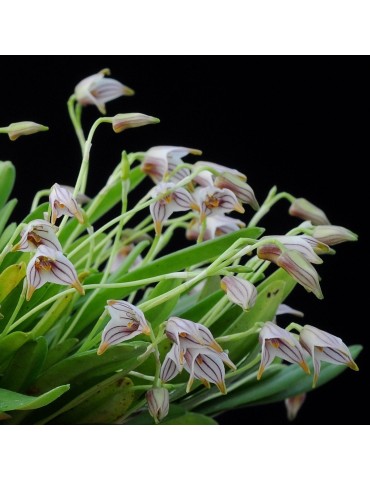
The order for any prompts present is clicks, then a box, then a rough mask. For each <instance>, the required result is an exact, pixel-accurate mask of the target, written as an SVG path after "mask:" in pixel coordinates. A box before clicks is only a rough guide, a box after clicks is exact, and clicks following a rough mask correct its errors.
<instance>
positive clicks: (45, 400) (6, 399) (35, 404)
mask: <svg viewBox="0 0 370 480" xmlns="http://www.w3.org/2000/svg"><path fill="white" fill-rule="evenodd" d="M68 390H69V385H60V386H59V387H56V388H54V389H53V390H50V391H49V392H46V393H44V394H43V395H40V396H39V397H31V396H29V395H23V394H22V393H17V392H11V391H10V390H5V389H3V388H0V410H1V411H3V412H8V411H11V410H33V409H36V408H41V407H44V406H45V405H48V404H49V403H51V402H54V400H56V399H57V398H59V397H60V396H61V395H63V393H65V392H67V391H68Z"/></svg>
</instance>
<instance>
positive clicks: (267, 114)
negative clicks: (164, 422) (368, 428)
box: [0, 56, 369, 424]
mask: <svg viewBox="0 0 370 480" xmlns="http://www.w3.org/2000/svg"><path fill="white" fill-rule="evenodd" d="M1 61H2V65H1V70H2V75H1V80H0V88H1V90H0V91H1V110H0V125H2V126H3V125H4V126H5V125H7V124H8V123H11V122H13V121H20V120H33V121H36V122H39V123H43V124H45V125H48V126H49V127H50V132H48V133H41V134H38V135H35V136H32V137H28V138H21V139H19V140H18V141H16V142H14V143H12V142H9V141H8V139H7V138H6V137H5V136H0V149H1V150H0V151H1V158H2V159H10V160H12V161H13V162H14V163H15V164H16V166H17V175H18V177H17V185H16V188H15V194H16V196H17V197H18V198H19V199H20V201H21V204H22V205H19V206H18V207H17V210H16V213H15V216H16V218H17V219H18V220H20V219H21V218H22V216H23V215H24V214H25V213H26V212H27V208H28V206H29V205H30V202H31V200H32V197H33V194H34V193H35V191H36V190H38V189H41V188H48V187H50V186H51V184H52V183H54V182H56V181H57V182H58V183H62V184H72V183H73V182H74V179H75V178H76V175H77V172H78V168H79V160H80V155H79V149H78V144H77V140H76V139H75V137H74V133H73V131H72V127H71V126H70V124H69V121H68V115H67V110H66V106H65V102H66V100H67V98H68V97H69V95H70V94H71V93H72V91H73V89H74V86H75V84H76V83H77V82H78V81H79V80H80V79H82V78H84V77H85V76H88V75H90V74H92V73H96V72H97V71H98V70H100V69H102V68H104V67H110V68H111V70H112V77H113V78H117V79H119V80H121V81H122V82H123V83H125V84H127V85H128V86H130V87H132V88H134V89H135V91H136V95H135V96H134V97H131V98H121V99H118V100H116V101H114V102H111V103H110V104H108V113H109V114H112V115H114V114H116V113H119V112H121V113H123V112H130V111H133V112H142V113H147V114H150V115H154V116H158V117H159V118H160V119H161V123H160V124H159V125H156V126H149V127H145V131H144V130H142V129H137V130H131V131H127V132H126V133H125V134H121V135H114V134H113V133H111V131H110V130H109V128H110V127H109V126H103V127H101V128H100V129H99V130H98V132H97V134H96V136H95V139H94V146H93V150H92V172H93V174H92V176H91V177H90V179H89V186H88V192H90V193H92V194H94V193H95V192H96V191H97V189H98V188H100V187H101V186H102V184H103V181H104V179H105V178H106V177H107V175H108V174H109V173H110V171H111V170H112V168H113V167H114V166H115V165H116V163H117V162H118V160H119V152H120V151H121V150H122V148H126V149H127V150H128V151H136V150H145V149H147V148H149V147H151V146H154V145H163V144H164V145H166V144H167V145H184V146H190V147H194V148H200V149H202V150H203V152H204V158H205V159H207V160H210V161H214V162H217V163H224V164H227V165H229V166H231V167H235V168H238V169H239V170H242V171H243V172H245V173H246V174H247V175H248V179H249V183H250V184H251V185H252V187H253V188H254V190H255V193H256V195H257V198H258V199H259V200H260V201H262V200H263V198H264V196H265V195H266V193H267V192H268V190H269V188H270V187H271V186H272V185H274V184H276V185H277V186H278V188H279V189H281V190H287V191H288V192H291V193H292V194H294V195H296V196H303V197H306V198H308V199H310V200H311V201H312V202H313V203H315V204H317V205H319V206H320V207H321V208H323V209H324V210H325V212H326V213H327V215H328V217H329V219H331V221H332V222H333V223H335V224H340V225H344V226H347V227H348V228H350V229H352V230H354V231H355V232H357V233H359V235H360V242H359V243H358V244H344V245H340V246H338V248H337V255H336V256H335V258H328V259H326V261H325V264H324V265H323V266H321V267H320V268H319V271H320V275H321V276H322V288H323V292H324V295H325V300H324V301H322V302H320V301H318V300H316V298H315V297H314V296H313V295H309V294H307V293H306V292H305V291H304V290H303V289H302V288H300V287H298V288H297V289H296V290H295V292H294V294H293V295H292V297H291V298H290V302H289V303H290V304H291V305H292V306H294V307H296V308H299V309H302V310H303V311H304V312H305V315H306V321H307V323H312V324H315V325H318V326H321V327H322V328H327V329H328V330H329V331H331V332H332V333H334V334H335V335H338V336H340V337H342V338H343V340H344V341H345V342H347V343H348V344H351V343H364V344H365V345H366V344H369V342H368V338H367V335H366V333H365V332H366V330H367V324H368V321H369V319H368V317H369V315H368V310H367V307H368V297H369V295H368V293H367V283H368V282H366V281H365V282H364V285H365V286H361V281H360V279H359V275H360V274H361V273H362V272H364V273H365V275H366V270H365V268H366V266H368V263H369V262H368V260H367V257H366V256H365V255H366V254H367V252H365V245H366V237H365V235H366V232H365V222H367V219H368V211H369V209H368V195H367V191H366V189H368V188H369V187H368V186H367V183H368V182H366V180H365V179H364V177H366V174H365V173H364V172H363V171H362V165H364V162H366V160H367V159H368V151H367V148H366V149H365V138H368V121H367V120H366V123H365V113H366V114H367V112H368V102H367V99H366V97H365V88H364V85H365V69H362V68H361V67H359V66H357V67H353V66H351V68H350V69H349V68H348V67H345V66H344V65H343V63H342V62H341V61H334V62H330V68H329V67H326V66H323V65H322V64H321V62H320V65H318V63H316V62H311V61H307V60H305V61H302V62H301V61H299V59H295V58H291V59H290V60H289V61H285V60H284V59H282V58H281V59H280V58H278V59H276V60H272V59H268V58H263V57H261V58H257V57H250V58H248V57H213V58H211V57H182V56H181V57H180V56H179V57H109V56H107V57H94V56H91V57H73V58H72V57H59V56H58V57H57V56H56V57H3V58H2V60H1ZM97 115H98V111H97V110H96V109H95V108H94V107H89V108H87V109H86V111H85V112H84V121H85V125H87V126H88V125H90V124H91V122H92V121H93V120H94V119H95V118H96V117H97ZM365 135H366V137H365ZM286 210H287V204H286V203H282V204H281V205H280V206H279V207H278V208H277V209H276V210H275V212H276V214H275V215H274V214H273V215H270V216H268V217H267V218H266V220H265V221H263V224H264V225H266V226H267V227H269V231H270V232H271V233H283V232H284V231H286V230H287V229H288V228H289V227H291V226H292V225H295V224H296V222H294V220H292V219H291V218H289V217H288V216H287V215H286ZM249 213H250V211H248V214H249ZM365 259H366V260H365ZM365 262H366V265H365ZM368 357H369V356H368V351H366V350H365V352H363V353H362V354H361V356H360V357H359V359H358V364H359V366H360V372H359V373H354V372H352V371H346V372H345V373H344V374H343V375H342V376H341V377H339V378H337V379H336V380H334V381H333V382H332V383H330V384H329V385H326V386H324V387H322V388H319V389H317V391H315V392H313V393H311V394H310V395H309V399H308V400H307V402H306V405H305V406H304V408H303V410H302V411H301V414H300V416H299V418H298V422H301V423H315V424H316V423H343V424H344V423H347V424H352V423H354V424H361V423H368V408H367V405H366V404H367V399H366V398H365V394H364V385H365V377H366V375H368V374H367V372H366V369H367V366H368V363H369V362H368ZM338 412H339V415H338ZM219 420H220V422H222V423H237V424H239V423H240V424H248V423H249V424H250V423H252V424H262V423H285V422H286V420H285V411H284V407H283V405H282V404H278V405H272V406H268V407H258V408H248V409H244V410H240V411H238V412H229V413H227V414H224V415H223V416H221V417H220V419H219Z"/></svg>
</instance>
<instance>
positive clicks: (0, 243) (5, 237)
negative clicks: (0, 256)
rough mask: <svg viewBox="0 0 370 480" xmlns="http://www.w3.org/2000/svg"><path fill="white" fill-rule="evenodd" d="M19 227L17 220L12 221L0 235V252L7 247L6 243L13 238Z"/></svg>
mask: <svg viewBox="0 0 370 480" xmlns="http://www.w3.org/2000/svg"><path fill="white" fill-rule="evenodd" d="M16 228H17V224H16V223H15V222H13V223H11V224H10V225H8V226H7V227H6V228H5V230H4V231H3V233H2V234H1V237H0V252H1V251H2V250H3V249H4V248H5V247H6V245H7V244H8V243H9V240H10V239H11V237H12V235H13V234H14V232H15V229H16Z"/></svg>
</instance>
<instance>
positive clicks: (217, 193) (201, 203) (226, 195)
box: [192, 187, 244, 222]
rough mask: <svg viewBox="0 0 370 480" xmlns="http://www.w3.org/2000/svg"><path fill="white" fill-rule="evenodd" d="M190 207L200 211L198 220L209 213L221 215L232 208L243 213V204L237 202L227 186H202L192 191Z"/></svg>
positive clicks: (203, 218)
mask: <svg viewBox="0 0 370 480" xmlns="http://www.w3.org/2000/svg"><path fill="white" fill-rule="evenodd" d="M194 200H195V202H194V204H193V206H192V208H193V209H194V210H196V211H198V212H199V213H200V222H203V221H204V220H205V219H206V218H207V216H209V215H211V214H212V215H222V214H224V213H230V212H232V211H233V210H235V211H237V212H239V213H244V208H243V206H242V205H241V204H240V203H239V202H238V199H237V198H236V196H235V193H234V192H232V191H231V190H229V189H227V188H223V189H221V188H216V187H204V188H197V189H196V190H195V192H194Z"/></svg>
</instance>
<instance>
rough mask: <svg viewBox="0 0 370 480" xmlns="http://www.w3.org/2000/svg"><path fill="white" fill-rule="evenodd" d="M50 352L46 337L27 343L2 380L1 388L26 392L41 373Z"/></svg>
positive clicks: (15, 357)
mask: <svg viewBox="0 0 370 480" xmlns="http://www.w3.org/2000/svg"><path fill="white" fill-rule="evenodd" d="M47 351H48V345H47V341H46V339H45V338H44V337H39V338H37V339H36V340H32V341H30V342H27V343H25V344H24V345H22V347H20V348H19V350H17V352H16V354H15V355H14V357H13V358H12V360H11V362H10V363H9V365H8V367H7V369H6V371H5V373H4V376H3V378H2V380H1V383H0V385H1V387H2V388H6V389H8V390H13V391H17V392H24V391H26V389H27V388H28V386H29V385H30V384H31V383H32V382H33V381H34V380H35V379H36V377H37V376H38V374H39V373H40V371H41V368H42V365H43V363H44V361H45V358H46V354H47Z"/></svg>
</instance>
